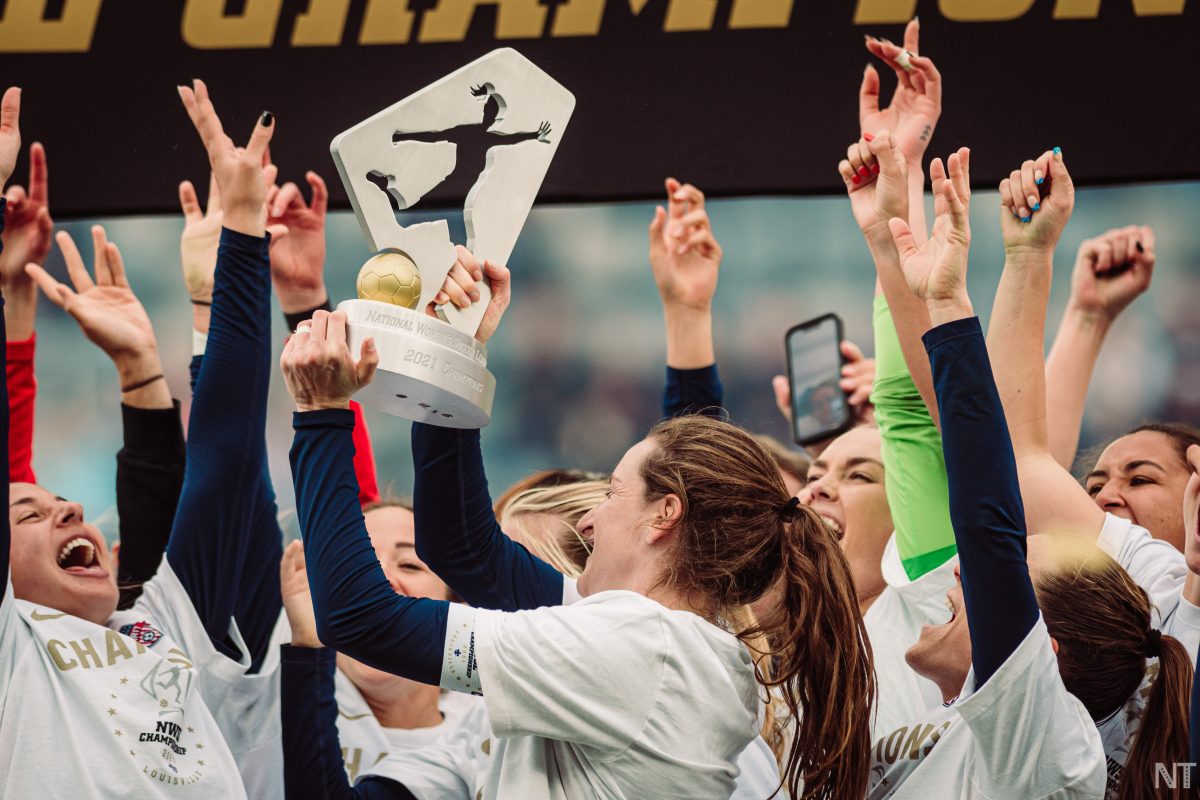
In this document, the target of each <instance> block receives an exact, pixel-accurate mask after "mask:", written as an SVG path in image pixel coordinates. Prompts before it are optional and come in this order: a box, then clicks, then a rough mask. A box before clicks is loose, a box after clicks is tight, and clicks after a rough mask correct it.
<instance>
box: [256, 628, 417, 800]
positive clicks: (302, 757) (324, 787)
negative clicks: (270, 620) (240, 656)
mask: <svg viewBox="0 0 1200 800" xmlns="http://www.w3.org/2000/svg"><path fill="white" fill-rule="evenodd" d="M279 669H280V692H281V697H282V700H283V702H282V703H281V704H280V705H281V706H282V711H281V713H280V717H281V721H282V724H283V791H284V796H285V797H286V798H287V800H416V798H415V797H414V796H413V794H412V792H410V791H408V789H406V788H404V787H403V786H401V785H400V784H399V783H397V782H396V781H394V780H391V779H390V778H382V777H380V776H378V775H369V776H367V777H366V778H363V779H362V780H361V781H359V782H358V785H357V786H354V787H351V786H350V785H349V782H348V781H347V779H346V766H345V762H344V760H343V758H342V746H341V743H340V742H339V741H338V732H337V714H338V710H337V701H336V700H335V699H334V681H333V678H334V673H335V672H336V670H337V651H336V650H330V649H329V648H325V647H315V648H314V647H292V646H291V645H287V644H285V645H283V646H282V647H281V650H280V658H279Z"/></svg>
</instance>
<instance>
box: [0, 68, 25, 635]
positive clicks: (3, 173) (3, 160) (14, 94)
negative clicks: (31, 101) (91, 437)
mask: <svg viewBox="0 0 1200 800" xmlns="http://www.w3.org/2000/svg"><path fill="white" fill-rule="evenodd" d="M20 117H21V90H20V89H17V88H15V87H13V88H10V89H8V90H7V91H6V92H5V93H4V97H3V98H0V192H2V191H3V190H4V187H5V186H6V185H7V184H8V179H9V177H10V176H11V175H12V173H13V168H14V167H15V166H16V164H17V153H18V152H20V150H21V128H20ZM0 205H7V200H6V199H5V198H4V197H3V196H0ZM0 211H3V209H0ZM4 223H5V215H4V214H3V213H0V234H2V233H3V232H4V227H3V226H4ZM3 254H4V239H3V237H2V236H0V256H3ZM3 301H4V298H3V297H0V302H3ZM0 325H5V319H4V317H3V316H2V315H0ZM5 336H6V339H7V331H6V332H5ZM6 357H7V354H6ZM0 391H3V392H4V397H3V398H0V437H3V438H2V439H0V441H8V386H7V384H6V385H5V386H4V388H3V389H0ZM0 462H2V463H0V470H3V472H0V476H3V478H4V479H5V483H6V484H7V483H8V480H9V477H10V476H9V474H8V469H9V467H8V459H7V458H5V459H0ZM11 545H12V531H11V530H10V528H9V518H8V514H5V515H4V520H3V521H0V575H3V576H4V588H3V589H0V592H2V593H0V604H3V605H4V606H6V607H7V608H8V609H12V608H13V604H12V603H11V602H10V598H9V597H8V586H9V584H10V583H11V581H10V579H9V574H8V566H9V560H8V559H9V549H10V547H11ZM14 616H15V614H13V613H11V612H10V613H8V614H4V615H3V616H0V633H4V632H6V629H7V626H8V624H9V622H10V620H11V619H12V618H13V617H14Z"/></svg>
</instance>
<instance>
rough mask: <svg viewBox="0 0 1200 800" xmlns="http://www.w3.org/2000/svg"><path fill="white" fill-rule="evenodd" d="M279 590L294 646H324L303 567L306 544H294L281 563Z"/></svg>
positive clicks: (306, 573)
mask: <svg viewBox="0 0 1200 800" xmlns="http://www.w3.org/2000/svg"><path fill="white" fill-rule="evenodd" d="M279 590H280V593H281V594H282V595H283V608H284V610H285V611H286V612H287V618H288V624H289V625H290V626H291V628H292V642H291V644H292V646H293V647H322V646H323V645H322V644H321V640H320V639H319V638H318V637H317V617H316V614H315V613H314V612H313V604H312V593H311V592H310V590H309V588H308V569H307V567H306V566H305V564H304V544H303V543H301V542H300V541H294V542H292V543H291V544H289V545H288V546H287V547H286V548H285V549H284V551H283V558H281V559H280V560H279Z"/></svg>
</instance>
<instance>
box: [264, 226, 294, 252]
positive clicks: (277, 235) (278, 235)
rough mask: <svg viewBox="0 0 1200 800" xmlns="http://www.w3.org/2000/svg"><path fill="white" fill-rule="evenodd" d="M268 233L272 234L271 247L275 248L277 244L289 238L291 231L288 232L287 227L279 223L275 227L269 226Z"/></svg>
mask: <svg viewBox="0 0 1200 800" xmlns="http://www.w3.org/2000/svg"><path fill="white" fill-rule="evenodd" d="M267 233H269V234H271V246H272V247H274V246H275V243H276V242H278V241H279V240H280V239H282V238H283V237H285V236H287V235H288V234H289V233H291V231H289V230H288V226H287V225H284V224H283V223H282V222H278V223H276V224H274V225H268V226H267Z"/></svg>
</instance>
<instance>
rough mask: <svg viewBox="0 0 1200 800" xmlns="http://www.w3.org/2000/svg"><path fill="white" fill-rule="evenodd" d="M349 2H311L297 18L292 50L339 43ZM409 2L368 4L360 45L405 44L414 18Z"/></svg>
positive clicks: (388, 0)
mask: <svg viewBox="0 0 1200 800" xmlns="http://www.w3.org/2000/svg"><path fill="white" fill-rule="evenodd" d="M349 12H350V0H312V1H311V3H310V4H309V6H308V11H305V12H304V13H303V14H301V15H300V16H298V17H296V27H295V28H294V29H293V30H292V46H293V47H319V46H325V47H330V46H334V45H339V44H341V43H342V35H343V34H344V33H345V31H346V17H347V15H348V14H349ZM414 16H415V15H414V14H413V12H412V11H410V10H409V8H408V0H367V9H366V11H364V12H363V19H362V27H361V28H360V29H359V33H358V43H359V44H404V43H406V42H407V41H408V39H409V36H411V35H412V25H413V17H414Z"/></svg>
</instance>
